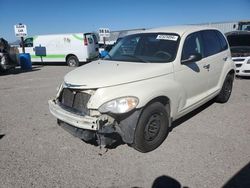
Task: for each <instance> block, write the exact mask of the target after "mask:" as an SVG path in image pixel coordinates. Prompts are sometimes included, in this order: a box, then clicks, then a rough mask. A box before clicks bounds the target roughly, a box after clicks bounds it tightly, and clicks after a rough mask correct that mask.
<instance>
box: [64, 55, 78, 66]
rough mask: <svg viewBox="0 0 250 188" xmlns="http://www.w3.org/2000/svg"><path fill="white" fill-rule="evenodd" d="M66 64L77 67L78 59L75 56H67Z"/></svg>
mask: <svg viewBox="0 0 250 188" xmlns="http://www.w3.org/2000/svg"><path fill="white" fill-rule="evenodd" d="M66 62H67V65H68V66H70V67H78V66H79V60H78V58H77V57H76V56H73V55H72V56H69V57H68V58H67V60H66Z"/></svg>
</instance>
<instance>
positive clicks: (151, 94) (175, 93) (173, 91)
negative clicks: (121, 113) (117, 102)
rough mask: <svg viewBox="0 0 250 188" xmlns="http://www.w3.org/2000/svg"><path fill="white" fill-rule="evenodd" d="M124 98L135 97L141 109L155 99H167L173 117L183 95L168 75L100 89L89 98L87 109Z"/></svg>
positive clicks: (178, 85)
mask: <svg viewBox="0 0 250 188" xmlns="http://www.w3.org/2000/svg"><path fill="white" fill-rule="evenodd" d="M124 96H135V97H137V98H138V99H139V104H138V106H137V108H143V107H144V106H145V105H147V104H148V103H149V102H150V101H151V100H153V99H155V98H157V97H167V98H168V99H169V101H170V106H171V109H170V112H171V113H170V114H171V117H173V116H175V115H176V113H177V110H178V106H179V103H180V101H182V100H181V99H183V97H185V94H184V93H183V90H182V89H181V86H180V84H178V83H177V82H176V81H175V80H174V78H173V74H168V75H163V76H159V77H155V78H151V79H147V80H143V81H138V82H132V83H127V84H122V85H118V86H112V87H106V88H100V89H98V90H97V91H96V92H95V94H94V95H93V96H92V97H91V99H90V101H89V103H88V108H90V109H98V108H99V107H100V106H101V105H102V104H104V103H106V102H108V101H110V100H113V99H116V98H120V97H124Z"/></svg>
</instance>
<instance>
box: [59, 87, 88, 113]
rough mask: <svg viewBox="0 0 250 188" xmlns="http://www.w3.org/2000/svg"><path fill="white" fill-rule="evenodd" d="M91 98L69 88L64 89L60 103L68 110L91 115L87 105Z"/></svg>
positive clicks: (86, 94)
mask: <svg viewBox="0 0 250 188" xmlns="http://www.w3.org/2000/svg"><path fill="white" fill-rule="evenodd" d="M90 97H91V95H90V94H88V93H84V92H81V91H80V90H71V89H68V88H64V89H63V91H62V93H61V96H60V98H59V101H60V103H61V105H62V106H63V107H65V109H66V110H70V111H74V112H76V113H80V114H86V115H89V110H88V109H87V103H88V101H89V99H90Z"/></svg>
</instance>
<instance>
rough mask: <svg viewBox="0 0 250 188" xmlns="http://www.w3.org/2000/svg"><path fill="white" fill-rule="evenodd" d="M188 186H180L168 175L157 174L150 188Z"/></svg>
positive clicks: (181, 187) (182, 187) (183, 187)
mask: <svg viewBox="0 0 250 188" xmlns="http://www.w3.org/2000/svg"><path fill="white" fill-rule="evenodd" d="M167 187H169V188H188V187H186V186H182V185H181V183H180V182H179V181H177V180H176V179H174V178H172V177H170V176H165V175H163V176H159V177H158V178H156V179H155V180H154V182H153V185H152V188H167Z"/></svg>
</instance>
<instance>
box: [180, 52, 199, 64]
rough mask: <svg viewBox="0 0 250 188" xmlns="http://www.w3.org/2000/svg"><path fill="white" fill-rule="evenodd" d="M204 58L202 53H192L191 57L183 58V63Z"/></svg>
mask: <svg viewBox="0 0 250 188" xmlns="http://www.w3.org/2000/svg"><path fill="white" fill-rule="evenodd" d="M201 59H202V55H201V54H200V53H195V54H191V55H190V56H189V58H187V59H183V60H181V63H192V62H195V61H200V60H201Z"/></svg>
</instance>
